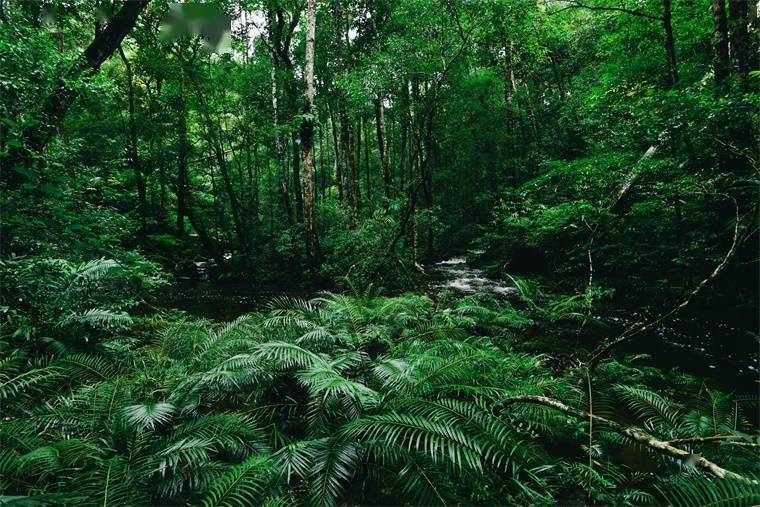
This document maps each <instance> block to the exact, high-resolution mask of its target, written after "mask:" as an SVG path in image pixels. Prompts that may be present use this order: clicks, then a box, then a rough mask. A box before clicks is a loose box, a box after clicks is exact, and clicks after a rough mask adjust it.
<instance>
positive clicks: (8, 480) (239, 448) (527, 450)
mask: <svg viewBox="0 0 760 507" xmlns="http://www.w3.org/2000/svg"><path fill="white" fill-rule="evenodd" d="M88 272H91V270H88ZM510 315H512V314H511V313H510V312H509V311H508V310H505V309H504V307H503V305H502V306H501V307H500V306H499V305H493V304H489V303H486V302H477V301H476V300H473V299H465V300H461V301H458V302H452V303H450V304H445V305H441V304H440V303H434V302H433V301H432V300H430V299H429V298H427V297H424V296H419V295H408V296H400V297H395V298H374V297H370V296H361V297H349V296H345V295H338V294H324V295H323V296H322V297H319V298H316V299H313V300H308V301H307V300H299V299H293V298H279V299H276V300H274V301H273V302H272V303H271V305H270V310H268V312H266V313H265V314H251V315H247V316H244V317H241V318H239V319H237V320H235V321H233V322H230V323H226V324H208V323H204V322H198V321H179V322H176V323H170V324H166V327H165V329H164V331H163V332H161V333H160V334H159V335H158V336H150V337H148V339H147V340H145V341H143V342H138V343H136V344H133V345H131V346H126V347H119V346H116V345H117V343H119V342H118V339H116V340H111V341H106V342H104V343H103V344H102V346H103V348H102V349H100V350H99V351H95V352H91V353H88V354H77V355H64V356H62V357H59V358H56V359H53V360H52V361H47V362H43V363H40V362H39V361H38V360H35V359H34V357H33V356H30V355H28V353H25V352H24V351H23V350H21V349H15V350H10V351H8V350H6V351H5V352H4V356H3V357H4V360H3V362H2V366H1V368H2V369H0V372H1V373H0V374H2V376H1V377H0V380H2V384H0V385H1V386H2V390H0V392H2V393H3V396H4V400H3V401H4V409H5V413H6V418H5V420H3V421H2V422H0V438H1V439H2V441H3V442H4V447H3V451H2V453H0V485H1V486H2V491H3V494H4V495H6V497H7V498H9V501H10V498H11V497H14V498H19V500H13V501H18V502H20V501H21V500H20V498H23V497H25V496H28V497H29V502H38V503H41V504H44V502H51V503H55V501H56V500H55V499H58V501H61V500H60V499H61V498H63V496H61V495H66V498H67V499H68V498H78V499H79V500H78V501H79V502H80V503H82V504H95V503H97V504H99V505H143V504H145V503H172V504H176V503H200V504H203V505H250V504H259V503H264V502H274V503H278V502H283V503H285V504H288V505H290V504H292V503H296V504H308V505H336V504H338V503H342V502H345V501H347V500H348V499H351V501H356V502H359V503H364V502H368V501H378V500H379V501H382V502H383V503H392V504H395V503H403V502H410V503H414V504H420V503H425V504H427V503H433V504H435V503H441V504H447V503H451V502H473V503H475V502H477V503H494V502H496V503H499V502H502V501H503V500H504V499H505V498H509V499H510V502H514V503H521V504H524V503H531V504H549V503H552V502H556V501H567V499H569V498H571V497H572V495H573V491H574V489H575V488H581V489H584V488H587V487H589V485H590V487H591V488H592V491H593V495H594V496H593V497H594V498H596V499H597V501H600V502H604V503H612V504H631V503H640V502H651V501H653V499H654V498H657V499H659V498H669V497H667V496H665V490H664V489H653V488H652V487H651V486H652V485H651V481H650V483H646V481H642V480H640V479H641V478H640V477H639V476H638V475H636V473H633V472H630V471H628V470H626V469H625V467H622V466H619V465H615V464H614V463H610V462H602V461H601V458H600V456H602V455H605V454H609V455H611V456H612V455H615V454H616V453H618V452H620V450H621V449H625V448H627V447H628V446H630V445H631V444H630V443H629V442H627V441H626V440H625V439H622V438H619V437H618V436H617V435H615V434H612V433H609V432H607V431H606V430H605V429H604V428H602V427H597V425H595V435H596V436H595V439H594V440H595V447H594V449H595V451H594V452H595V465H594V467H593V469H587V468H584V467H586V465H585V464H583V463H584V460H586V458H585V457H584V456H583V455H582V453H581V452H580V450H578V452H577V453H576V455H575V458H572V457H569V456H568V457H566V458H565V459H564V460H562V461H560V462H556V459H555V458H553V457H552V449H553V447H554V446H555V445H557V443H559V442H565V444H563V445H576V446H577V443H576V444H570V443H571V442H572V441H573V440H576V439H577V440H579V441H581V442H582V441H583V439H584V432H585V428H584V424H583V421H578V422H573V421H569V420H568V419H567V418H566V417H565V416H563V415H561V414H558V413H557V412H556V411H553V410H551V409H549V408H547V407H541V406H522V405H509V406H508V408H505V407H504V406H503V405H502V402H503V401H504V400H506V399H508V398H510V397H511V396H517V395H543V396H550V397H555V398H559V399H563V400H566V401H567V402H568V403H572V404H579V406H583V404H584V403H585V396H584V395H583V394H582V393H581V392H580V391H579V390H578V389H577V387H575V386H573V384H572V382H569V381H568V379H563V378H560V377H557V376H555V375H553V374H552V373H551V372H550V371H549V370H547V368H546V367H545V366H544V358H542V357H540V356H535V355H530V354H523V353H517V352H513V351H511V350H510V347H509V345H508V344H506V343H505V342H504V341H503V340H502V339H499V338H491V337H489V336H488V334H484V333H485V332H487V333H489V334H493V336H498V335H500V334H502V333H503V332H504V331H508V332H510V333H511V332H514V330H515V329H520V327H519V326H518V327H514V326H513V323H512V322H510V320H509V319H510V317H509V316H510ZM615 364H616V363H605V368H606V369H605V370H603V374H607V370H609V369H610V368H613V367H615ZM617 375H618V378H617V380H618V381H619V382H625V383H624V384H618V385H614V384H613V383H612V382H611V383H609V384H608V385H609V387H606V386H603V385H602V384H597V385H598V386H599V387H598V388H597V390H598V391H599V392H596V393H594V400H595V402H594V403H595V405H594V406H595V407H596V406H598V407H600V408H598V410H601V411H602V413H604V409H603V407H604V406H612V405H613V404H614V403H617V404H618V406H623V407H626V410H627V411H629V413H630V416H631V417H633V418H634V419H635V420H636V424H640V425H641V427H643V428H646V430H647V431H651V432H654V433H655V434H656V435H658V436H659V437H660V438H666V439H674V438H679V437H685V436H699V435H710V434H714V433H712V432H713V431H718V432H724V431H731V432H734V433H735V434H736V435H737V437H738V436H740V435H749V433H743V432H745V431H747V429H748V426H749V423H748V422H747V421H746V418H745V417H744V416H743V414H744V408H742V409H741V410H740V409H738V408H736V409H735V410H734V412H732V411H731V410H729V409H730V405H731V403H733V402H734V401H735V400H734V399H733V398H732V397H729V396H725V395H721V394H719V393H717V392H713V391H710V393H711V394H702V395H700V397H698V398H697V399H696V400H689V399H686V398H684V402H683V404H676V403H673V402H672V401H670V400H669V399H667V398H666V397H665V396H662V395H659V394H656V393H654V392H652V391H650V390H648V389H647V388H646V387H645V386H643V385H642V386H640V387H639V386H636V387H632V386H634V385H635V379H636V378H644V377H641V376H639V375H638V374H637V373H636V372H635V371H633V372H628V373H626V374H625V376H624V377H622V376H621V375H620V374H619V373H618V374H617ZM607 399H609V400H610V401H609V402H605V401H604V400H607ZM613 399H614V400H617V401H614V402H613V401H612V400H613ZM151 400H156V401H151ZM687 404H688V405H687ZM701 417H708V418H710V419H709V420H710V421H711V424H708V425H706V426H705V425H699V424H698V423H697V425H696V426H695V422H697V421H698V420H699V418H701ZM732 424H735V425H736V426H735V429H734V428H731V429H729V428H728V426H730V425H732ZM741 438H744V437H741ZM747 438H751V437H749V436H748V437H747ZM742 441H744V442H752V441H753V440H751V439H750V440H746V439H745V440H742ZM695 445H698V446H700V447H703V450H702V452H705V453H706V455H708V456H711V457H712V455H713V454H714V451H715V450H717V447H714V446H715V444H712V443H704V444H695ZM711 446H712V447H711ZM751 450H752V448H751V447H747V446H739V445H734V446H721V447H720V453H721V456H717V455H716V456H715V457H714V459H716V460H717V459H721V460H722V461H723V462H730V464H731V466H732V467H733V468H734V469H736V470H751V469H752V466H753V465H752V464H751V460H750V456H751ZM605 463H606V464H605ZM658 470H660V474H661V475H660V477H661V478H662V480H663V481H666V480H668V481H669V480H674V481H675V480H679V481H681V482H680V483H679V484H680V486H679V487H681V489H683V490H684V491H689V492H690V493H689V492H685V493H683V494H684V495H687V494H694V492H695V491H702V490H701V489H700V488H703V486H701V485H700V484H703V482H704V484H713V483H712V482H705V481H706V479H705V478H704V477H702V475H700V474H697V473H696V472H690V473H691V474H692V475H693V478H694V482H693V484H692V483H688V484H687V483H684V482H683V480H682V479H675V477H676V475H677V474H678V473H680V472H679V471H678V467H677V466H675V465H674V464H673V463H672V462H670V461H668V460H658ZM672 474H676V475H672ZM700 481H701V482H700ZM358 484H361V487H358V486H357V485H358ZM659 484H665V483H664V482H662V483H660V482H658V485H659ZM715 484H716V486H715V488H718V489H717V490H716V489H715V488H713V489H710V490H709V491H708V490H705V492H704V494H707V495H713V496H711V497H710V498H718V497H716V496H714V495H718V494H723V493H725V492H726V491H728V490H726V491H722V492H721V491H719V492H716V491H718V490H719V489H720V488H721V487H722V486H720V484H722V483H717V482H716V483H715ZM658 487H661V488H664V486H658ZM729 487H730V486H729ZM736 487H739V486H736ZM668 491H670V490H668ZM679 491H680V490H679ZM720 498H723V496H721V497H720ZM747 498H750V497H747ZM66 501H69V500H66Z"/></svg>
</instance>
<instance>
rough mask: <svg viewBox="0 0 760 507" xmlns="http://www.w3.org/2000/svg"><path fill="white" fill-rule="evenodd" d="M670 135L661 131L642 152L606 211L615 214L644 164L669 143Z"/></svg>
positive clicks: (639, 174)
mask: <svg viewBox="0 0 760 507" xmlns="http://www.w3.org/2000/svg"><path fill="white" fill-rule="evenodd" d="M679 128H680V126H678V127H676V130H677V129H679ZM670 137H671V134H670V132H669V131H667V130H665V131H663V132H662V133H661V134H660V136H659V137H658V138H657V140H656V141H655V142H654V143H652V145H651V146H649V148H647V151H645V152H644V154H643V155H642V156H641V157H639V159H638V160H637V161H636V164H634V166H633V168H632V169H631V171H630V172H629V173H628V175H627V176H626V177H625V180H623V185H622V186H621V187H620V189H619V190H618V193H617V194H616V195H615V197H614V198H613V199H612V202H611V203H610V205H609V206H608V207H607V209H608V210H609V211H611V212H613V213H614V212H616V211H617V209H618V208H619V207H620V205H621V204H622V203H623V202H624V200H625V197H626V196H628V194H629V193H630V192H631V190H632V189H633V186H634V185H635V184H636V182H637V181H638V179H639V176H641V171H642V169H643V167H642V166H643V165H644V163H646V162H647V161H649V160H650V159H651V158H652V157H654V155H655V154H656V153H657V152H658V151H659V150H660V148H662V147H663V146H664V145H665V144H666V143H667V142H668V141H670Z"/></svg>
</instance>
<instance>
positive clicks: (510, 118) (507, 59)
mask: <svg viewBox="0 0 760 507" xmlns="http://www.w3.org/2000/svg"><path fill="white" fill-rule="evenodd" d="M513 49H514V46H513V43H512V41H511V40H510V39H509V38H507V37H505V40H504V111H505V115H506V118H505V121H504V125H505V128H506V134H507V142H506V146H507V158H508V160H509V161H510V162H509V163H510V164H511V165H512V186H513V187H517V185H518V174H517V171H518V163H517V160H515V157H514V154H515V150H514V144H515V139H514V132H515V125H514V123H515V116H514V110H513V107H514V105H513V100H514V93H515V91H516V90H517V85H516V84H515V72H514V66H513V64H512V52H513Z"/></svg>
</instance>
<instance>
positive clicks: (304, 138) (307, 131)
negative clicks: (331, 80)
mask: <svg viewBox="0 0 760 507" xmlns="http://www.w3.org/2000/svg"><path fill="white" fill-rule="evenodd" d="M316 10H317V6H316V0H307V3H306V55H305V62H304V81H305V82H306V93H305V94H304V106H303V114H304V120H303V122H302V123H301V153H302V156H303V193H304V218H305V222H304V225H305V229H306V256H307V258H308V261H309V266H310V267H311V268H312V269H316V267H317V232H316V228H315V225H314V120H313V114H314V112H313V107H314V31H315V27H316V15H317V13H316Z"/></svg>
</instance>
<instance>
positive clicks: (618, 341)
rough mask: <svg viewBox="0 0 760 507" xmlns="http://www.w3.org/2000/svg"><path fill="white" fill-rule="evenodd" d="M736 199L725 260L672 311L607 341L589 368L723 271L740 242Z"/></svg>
mask: <svg viewBox="0 0 760 507" xmlns="http://www.w3.org/2000/svg"><path fill="white" fill-rule="evenodd" d="M733 201H734V207H735V208H736V218H735V222H734V238H733V241H732V242H731V248H729V249H728V252H726V255H725V256H724V257H723V260H722V261H721V262H720V263H719V264H718V265H717V266H716V267H715V269H714V270H713V271H712V273H710V274H709V275H708V276H707V278H705V279H704V280H702V281H701V282H699V284H698V285H697V286H696V287H695V288H694V290H692V291H691V292H690V293H689V294H688V295H687V296H686V297H685V298H684V299H683V301H681V302H680V303H679V304H678V305H676V306H674V307H673V308H672V309H671V310H670V311H668V312H666V313H664V314H662V315H661V316H660V317H657V318H656V319H654V320H650V321H649V322H641V323H636V324H634V325H632V326H630V327H629V328H628V329H626V330H625V331H623V332H622V333H621V334H620V335H619V336H618V337H617V338H615V339H614V340H612V341H611V342H609V343H607V344H606V345H604V346H602V347H601V349H600V350H599V351H598V352H597V353H596V354H594V355H593V357H592V358H591V360H590V361H589V363H588V367H589V369H594V367H596V365H597V364H598V363H599V361H601V360H602V359H603V358H604V357H606V356H607V354H609V353H610V351H612V349H614V348H615V347H617V346H618V345H620V344H621V343H623V342H625V341H628V340H629V339H631V338H632V337H634V336H636V335H639V334H641V333H643V332H644V331H647V330H649V329H652V328H653V327H654V326H656V325H657V324H659V323H661V322H662V321H664V320H665V319H667V318H669V317H672V316H673V315H675V314H676V313H678V312H680V311H681V310H683V309H684V308H686V307H687V306H688V305H689V303H691V301H692V300H693V299H694V297H696V296H697V294H699V293H700V292H702V289H704V288H705V287H707V285H708V284H709V283H710V282H712V281H713V280H714V279H715V278H716V277H717V276H718V275H719V274H721V272H722V271H723V270H724V269H725V268H726V266H727V265H728V263H729V261H730V260H731V258H733V256H734V254H735V253H736V249H737V247H738V245H739V243H740V235H739V224H740V219H739V205H738V204H737V202H736V199H733Z"/></svg>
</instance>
